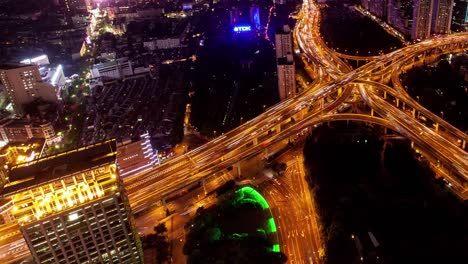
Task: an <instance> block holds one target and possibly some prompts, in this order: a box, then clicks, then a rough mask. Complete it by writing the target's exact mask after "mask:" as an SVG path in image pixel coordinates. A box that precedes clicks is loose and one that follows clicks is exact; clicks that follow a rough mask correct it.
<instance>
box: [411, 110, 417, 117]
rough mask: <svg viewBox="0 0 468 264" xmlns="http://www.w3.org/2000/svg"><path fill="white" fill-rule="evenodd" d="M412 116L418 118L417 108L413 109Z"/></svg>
mask: <svg viewBox="0 0 468 264" xmlns="http://www.w3.org/2000/svg"><path fill="white" fill-rule="evenodd" d="M412 114H413V118H416V109H415V108H413V111H412Z"/></svg>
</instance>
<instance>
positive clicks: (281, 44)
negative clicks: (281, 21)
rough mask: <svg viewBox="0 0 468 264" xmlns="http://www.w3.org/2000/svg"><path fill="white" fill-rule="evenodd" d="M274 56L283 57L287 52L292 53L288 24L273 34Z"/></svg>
mask: <svg viewBox="0 0 468 264" xmlns="http://www.w3.org/2000/svg"><path fill="white" fill-rule="evenodd" d="M275 48H276V58H284V57H286V55H287V54H291V53H292V49H293V42H292V35H291V29H290V28H289V26H288V25H284V26H283V29H282V30H279V31H278V32H276V34H275Z"/></svg>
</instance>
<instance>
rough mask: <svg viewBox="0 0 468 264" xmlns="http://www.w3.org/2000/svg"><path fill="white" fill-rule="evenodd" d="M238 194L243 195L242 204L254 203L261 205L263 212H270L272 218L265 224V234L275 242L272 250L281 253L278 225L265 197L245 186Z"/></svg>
mask: <svg viewBox="0 0 468 264" xmlns="http://www.w3.org/2000/svg"><path fill="white" fill-rule="evenodd" d="M236 193H238V194H240V195H241V198H240V200H241V201H240V202H241V203H242V200H243V201H244V202H249V201H253V202H255V203H258V204H260V206H261V207H262V209H263V210H265V211H268V213H269V215H270V217H269V218H268V220H267V222H266V223H265V232H266V234H267V235H269V236H270V238H271V239H272V241H273V245H272V249H271V251H273V252H280V246H279V243H278V234H277V233H276V224H275V220H274V219H273V215H272V213H271V211H270V206H269V205H268V203H267V201H266V200H265V198H263V196H262V195H261V194H260V193H259V192H257V191H256V190H255V189H254V188H252V187H250V186H245V187H242V188H240V189H239V190H237V191H236Z"/></svg>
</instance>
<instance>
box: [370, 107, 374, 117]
mask: <svg viewBox="0 0 468 264" xmlns="http://www.w3.org/2000/svg"><path fill="white" fill-rule="evenodd" d="M370 115H371V116H374V109H372V108H371V110H370Z"/></svg>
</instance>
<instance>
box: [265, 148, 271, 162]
mask: <svg viewBox="0 0 468 264" xmlns="http://www.w3.org/2000/svg"><path fill="white" fill-rule="evenodd" d="M263 156H264V157H265V159H266V160H267V159H268V158H269V156H270V153H268V148H265V149H264V150H263Z"/></svg>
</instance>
